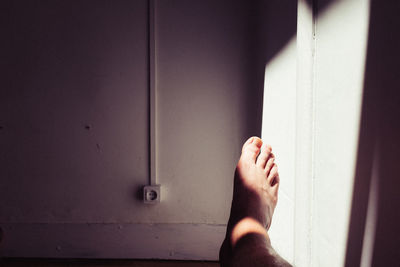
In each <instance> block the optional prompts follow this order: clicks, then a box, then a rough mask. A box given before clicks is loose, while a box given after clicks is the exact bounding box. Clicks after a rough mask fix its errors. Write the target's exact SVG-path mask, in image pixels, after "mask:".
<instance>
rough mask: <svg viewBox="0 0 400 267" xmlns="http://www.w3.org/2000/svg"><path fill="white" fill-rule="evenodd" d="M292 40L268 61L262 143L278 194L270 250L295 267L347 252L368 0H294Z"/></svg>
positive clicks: (337, 262) (328, 262)
mask: <svg viewBox="0 0 400 267" xmlns="http://www.w3.org/2000/svg"><path fill="white" fill-rule="evenodd" d="M297 22H298V24H297V38H293V39H292V40H291V41H290V42H288V44H287V45H286V46H284V47H283V48H282V50H281V51H280V53H279V54H277V55H276V57H275V58H274V59H273V60H272V61H271V62H269V63H268V64H267V66H266V71H265V94H264V111H263V113H264V116H263V138H264V139H266V140H268V142H271V143H272V146H273V148H274V151H275V153H276V155H277V163H278V166H279V167H280V174H281V180H282V183H281V189H280V195H279V201H278V206H277V208H276V214H275V217H274V221H273V224H272V227H271V230H270V236H271V239H272V242H273V246H274V247H275V248H276V250H277V251H278V252H279V253H280V254H281V255H282V256H283V257H285V258H286V259H288V260H289V261H290V262H292V263H294V264H295V265H296V266H341V265H343V264H344V261H345V255H346V243H347V232H348V225H349V216H350V206H351V200H352V192H353V182H354V174H355V164H356V160H357V153H356V152H357V146H358V135H359V122H360V112H361V100H362V93H363V81H364V69H365V58H366V46H367V32H368V25H369V1H362V0H352V1H318V2H317V3H314V5H312V4H310V2H309V1H299V8H298V21H297Z"/></svg>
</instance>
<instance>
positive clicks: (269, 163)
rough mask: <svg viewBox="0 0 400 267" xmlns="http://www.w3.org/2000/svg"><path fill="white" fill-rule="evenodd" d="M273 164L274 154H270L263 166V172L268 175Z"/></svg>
mask: <svg viewBox="0 0 400 267" xmlns="http://www.w3.org/2000/svg"><path fill="white" fill-rule="evenodd" d="M274 163H275V155H274V153H271V154H270V155H269V158H268V161H267V163H266V164H265V172H266V173H267V174H269V173H270V172H271V168H272V167H273V166H274Z"/></svg>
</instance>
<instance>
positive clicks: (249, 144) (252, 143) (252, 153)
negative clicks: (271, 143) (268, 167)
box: [241, 137, 262, 163]
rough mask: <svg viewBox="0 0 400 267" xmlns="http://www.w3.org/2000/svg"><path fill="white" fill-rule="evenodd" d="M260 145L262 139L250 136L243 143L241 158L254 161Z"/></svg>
mask: <svg viewBox="0 0 400 267" xmlns="http://www.w3.org/2000/svg"><path fill="white" fill-rule="evenodd" d="M261 146H262V141H261V139H260V138H258V137H251V138H250V139H249V140H247V141H246V143H245V144H244V145H243V149H242V157H241V158H242V159H244V160H246V161H251V162H253V163H255V162H256V159H257V156H258V154H259V153H260V148H261Z"/></svg>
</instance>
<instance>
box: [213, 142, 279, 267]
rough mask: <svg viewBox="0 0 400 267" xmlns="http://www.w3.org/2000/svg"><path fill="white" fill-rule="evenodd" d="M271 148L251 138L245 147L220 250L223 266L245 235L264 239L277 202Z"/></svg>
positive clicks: (276, 173) (274, 167) (275, 170)
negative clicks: (257, 235)
mask: <svg viewBox="0 0 400 267" xmlns="http://www.w3.org/2000/svg"><path fill="white" fill-rule="evenodd" d="M274 161H275V156H274V154H273V153H272V148H271V146H270V145H266V144H264V145H263V142H262V141H261V139H260V138H258V137H251V138H250V139H248V140H247V141H246V143H245V144H244V145H243V149H242V155H241V156H240V159H239V162H238V164H237V167H236V172H235V178H234V189H233V200H232V208H231V214H230V218H229V222H228V226H227V234H226V238H225V241H224V243H223V244H222V247H221V250H220V261H221V264H222V266H226V265H227V266H229V265H230V264H229V259H231V258H232V250H233V248H234V246H235V244H236V242H237V241H238V240H239V239H240V238H241V237H243V236H245V235H246V234H251V233H256V234H261V235H262V236H264V237H265V240H266V242H267V243H268V245H269V246H270V243H269V237H268V234H267V230H268V229H269V227H270V226H271V220H272V215H273V213H274V209H275V206H276V203H277V200H278V188H279V174H278V168H277V165H276V164H275V162H274Z"/></svg>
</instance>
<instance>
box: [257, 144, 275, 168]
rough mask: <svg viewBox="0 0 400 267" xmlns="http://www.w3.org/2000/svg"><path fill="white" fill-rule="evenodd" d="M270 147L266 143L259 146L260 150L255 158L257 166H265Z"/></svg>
mask: <svg viewBox="0 0 400 267" xmlns="http://www.w3.org/2000/svg"><path fill="white" fill-rule="evenodd" d="M271 151H272V147H271V146H270V145H268V144H263V145H262V147H261V152H260V155H258V158H257V163H256V164H257V166H259V167H260V168H263V169H264V168H265V165H266V164H267V160H268V158H269V157H270V155H271Z"/></svg>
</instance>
